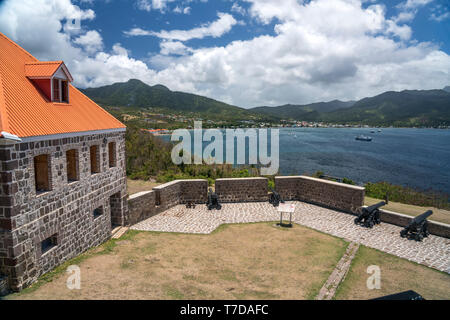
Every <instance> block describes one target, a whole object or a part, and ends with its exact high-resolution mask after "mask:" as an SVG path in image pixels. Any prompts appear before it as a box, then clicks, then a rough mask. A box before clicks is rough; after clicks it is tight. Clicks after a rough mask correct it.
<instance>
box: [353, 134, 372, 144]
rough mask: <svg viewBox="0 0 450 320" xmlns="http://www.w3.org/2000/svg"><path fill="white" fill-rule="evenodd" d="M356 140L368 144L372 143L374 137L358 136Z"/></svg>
mask: <svg viewBox="0 0 450 320" xmlns="http://www.w3.org/2000/svg"><path fill="white" fill-rule="evenodd" d="M355 140H358V141H368V142H370V141H372V137H369V136H363V135H360V136H357V137H356V138H355Z"/></svg>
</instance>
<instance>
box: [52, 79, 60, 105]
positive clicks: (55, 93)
mask: <svg viewBox="0 0 450 320" xmlns="http://www.w3.org/2000/svg"><path fill="white" fill-rule="evenodd" d="M59 91H60V86H59V79H53V101H56V102H60V97H61V95H60V94H59Z"/></svg>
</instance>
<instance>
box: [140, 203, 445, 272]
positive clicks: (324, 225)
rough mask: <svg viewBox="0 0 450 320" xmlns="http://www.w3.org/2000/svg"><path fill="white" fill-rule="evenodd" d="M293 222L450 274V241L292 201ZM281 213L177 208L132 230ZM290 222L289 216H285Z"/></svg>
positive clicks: (180, 228) (257, 206)
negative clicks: (408, 234) (413, 236)
mask: <svg viewBox="0 0 450 320" xmlns="http://www.w3.org/2000/svg"><path fill="white" fill-rule="evenodd" d="M290 203H293V204H295V206H296V209H295V213H294V214H293V215H292V220H293V222H295V223H297V224H299V225H302V226H305V227H309V228H312V229H315V230H318V231H321V232H324V233H327V234H330V235H333V236H336V237H339V238H343V239H345V240H347V241H350V242H355V243H359V244H362V245H365V246H367V247H371V248H374V249H378V250H381V251H384V252H387V253H390V254H393V255H396V256H398V257H400V258H405V259H408V260H410V261H414V262H417V263H420V264H423V265H426V266H429V267H432V268H435V269H437V270H441V271H444V272H447V273H449V274H450V239H446V238H441V237H437V236H433V235H430V236H429V237H428V238H425V239H424V240H423V242H416V241H413V240H408V239H404V238H401V237H400V231H401V230H402V228H400V227H397V226H394V225H390V224H386V223H382V224H380V225H377V226H375V227H374V228H373V229H366V228H363V227H360V226H357V225H355V224H354V222H353V220H354V218H355V217H354V216H352V215H350V214H345V213H342V212H338V211H334V210H330V209H326V208H322V207H319V206H315V205H311V204H307V203H303V202H297V201H293V202H290ZM279 219H280V214H279V213H278V212H277V210H276V208H274V207H273V206H272V205H271V204H269V203H267V202H253V203H229V204H227V203H226V204H223V205H222V210H220V211H217V210H213V211H208V210H207V208H206V205H197V206H196V208H195V209H187V208H186V207H185V206H184V205H178V206H175V207H173V208H171V209H169V210H167V211H165V212H163V213H161V214H159V215H156V216H154V217H152V218H149V219H147V220H145V221H142V222H140V223H138V224H136V225H134V226H132V227H131V229H134V230H140V231H158V232H178V233H194V234H209V233H211V232H213V231H214V230H215V229H217V228H218V227H219V226H220V225H221V224H231V223H251V222H265V221H278V220H279ZM284 219H285V220H286V219H289V214H284Z"/></svg>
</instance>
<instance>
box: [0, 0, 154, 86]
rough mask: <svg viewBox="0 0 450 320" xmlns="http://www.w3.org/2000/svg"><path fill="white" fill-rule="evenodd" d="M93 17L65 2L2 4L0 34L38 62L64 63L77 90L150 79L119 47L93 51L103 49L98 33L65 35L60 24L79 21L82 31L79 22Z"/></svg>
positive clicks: (150, 74)
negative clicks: (118, 82) (131, 79)
mask: <svg viewBox="0 0 450 320" xmlns="http://www.w3.org/2000/svg"><path fill="white" fill-rule="evenodd" d="M94 17H95V14H94V12H93V11H92V10H81V9H80V8H79V7H78V6H75V5H73V4H72V3H71V2H70V1H69V0H22V1H6V2H5V3H3V5H2V6H1V8H0V31H1V32H2V33H4V34H6V35H7V36H8V37H10V38H11V39H12V40H13V41H16V42H17V43H18V44H19V45H21V46H22V47H24V48H25V49H26V50H27V51H29V52H30V53H31V54H33V55H34V56H35V57H36V58H38V59H41V60H64V62H65V63H66V65H67V67H68V68H69V69H70V72H71V74H72V75H73V77H74V80H75V85H77V86H81V87H85V86H99V85H104V84H108V83H113V82H117V81H126V80H128V79H130V78H135V77H138V78H141V79H143V80H146V81H148V80H149V79H151V78H152V77H153V75H154V71H153V70H150V69H149V68H148V67H147V65H146V64H145V63H144V62H142V61H139V60H135V59H133V58H130V57H129V55H128V52H127V50H125V49H124V48H123V47H122V46H121V45H120V44H115V45H114V46H113V48H112V51H111V52H110V53H107V52H102V51H97V50H101V48H102V46H103V40H102V38H101V35H100V33H98V31H94V30H92V31H87V32H86V30H83V28H81V29H80V30H78V32H77V33H75V34H74V33H73V32H67V30H66V29H65V28H64V25H63V22H62V21H66V20H67V19H73V18H79V19H81V27H83V20H86V19H92V18H94ZM72 35H75V36H76V38H72ZM95 51H97V52H95Z"/></svg>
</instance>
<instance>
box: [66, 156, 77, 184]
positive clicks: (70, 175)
mask: <svg viewBox="0 0 450 320" xmlns="http://www.w3.org/2000/svg"><path fill="white" fill-rule="evenodd" d="M66 159H67V181H68V182H73V181H78V180H79V175H78V150H76V149H73V150H69V151H67V152H66Z"/></svg>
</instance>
